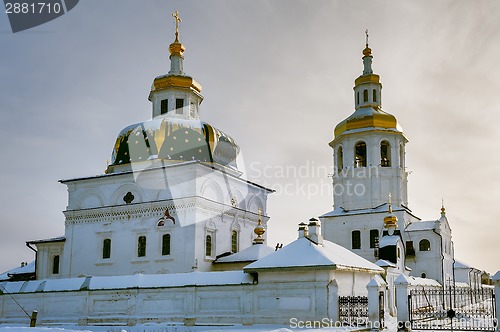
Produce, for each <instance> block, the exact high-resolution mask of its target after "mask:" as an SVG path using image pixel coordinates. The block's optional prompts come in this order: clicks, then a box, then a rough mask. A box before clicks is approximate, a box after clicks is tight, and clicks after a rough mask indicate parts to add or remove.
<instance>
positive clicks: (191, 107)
mask: <svg viewBox="0 0 500 332" xmlns="http://www.w3.org/2000/svg"><path fill="white" fill-rule="evenodd" d="M189 116H190V117H191V118H195V117H196V107H195V105H194V103H193V102H191V104H189Z"/></svg>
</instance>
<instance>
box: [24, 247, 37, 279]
mask: <svg viewBox="0 0 500 332" xmlns="http://www.w3.org/2000/svg"><path fill="white" fill-rule="evenodd" d="M26 247H28V248H30V249H31V250H33V251H34V252H35V280H36V279H37V276H36V265H37V264H36V263H37V261H38V251H36V249H35V248H33V247H32V246H31V243H29V242H26Z"/></svg>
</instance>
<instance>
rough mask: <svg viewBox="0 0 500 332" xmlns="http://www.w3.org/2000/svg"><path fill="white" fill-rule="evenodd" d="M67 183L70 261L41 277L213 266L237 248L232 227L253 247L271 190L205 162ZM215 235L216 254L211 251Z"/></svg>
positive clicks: (67, 254) (240, 246) (241, 244)
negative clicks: (165, 248) (141, 251)
mask: <svg viewBox="0 0 500 332" xmlns="http://www.w3.org/2000/svg"><path fill="white" fill-rule="evenodd" d="M156 166H158V165H156ZM65 183H66V184H67V185H68V192H69V201H68V210H67V211H65V212H64V213H65V216H66V229H65V236H66V243H65V245H64V255H63V257H64V258H65V259H64V260H62V261H61V273H60V275H59V276H53V275H51V274H50V273H41V274H40V276H39V278H54V277H78V276H89V275H96V276H103V275H129V274H134V273H147V274H156V273H175V272H190V271H193V270H195V269H197V270H198V271H210V270H211V269H212V265H211V263H212V261H213V260H214V259H215V257H216V256H217V255H220V254H222V253H225V252H229V251H231V232H232V230H235V231H237V233H238V250H242V249H244V248H246V247H248V246H250V245H251V244H252V239H253V237H254V236H255V235H254V234H253V229H254V228H255V225H256V221H257V210H258V209H262V211H263V213H264V215H265V208H266V201H267V195H268V193H269V192H268V191H267V190H265V189H263V188H260V187H258V186H255V185H252V184H249V183H247V182H246V181H244V180H241V179H238V178H235V177H233V176H230V175H228V174H225V173H222V172H220V171H219V170H214V169H212V168H210V167H206V166H203V165H201V164H199V163H188V164H183V165H169V166H167V167H165V168H156V169H150V170H147V171H135V172H133V173H123V174H112V175H106V176H100V177H95V178H86V179H77V180H72V181H69V182H65ZM167 209H168V213H169V214H170V215H171V216H172V217H173V218H175V224H173V222H172V220H170V219H165V222H164V226H157V224H158V220H159V219H160V218H162V217H163V216H164V213H166V212H165V211H166V210H167ZM267 219H268V218H267V217H265V218H263V223H264V227H265V226H266V223H267ZM167 233H168V234H170V236H171V245H170V247H171V250H170V251H171V252H170V255H167V256H163V255H162V254H161V242H162V238H161V237H162V235H164V234H167ZM209 233H210V235H211V236H212V241H213V245H212V247H213V251H212V256H211V257H207V256H206V252H205V251H206V247H205V245H206V241H205V237H206V235H208V234H209ZM140 236H145V237H146V255H145V256H144V257H138V239H139V237H140ZM104 239H110V240H111V257H110V258H105V259H103V241H104ZM39 262H40V263H41V264H44V265H43V266H45V267H48V265H47V264H48V263H47V262H44V263H42V261H41V260H40V261H39Z"/></svg>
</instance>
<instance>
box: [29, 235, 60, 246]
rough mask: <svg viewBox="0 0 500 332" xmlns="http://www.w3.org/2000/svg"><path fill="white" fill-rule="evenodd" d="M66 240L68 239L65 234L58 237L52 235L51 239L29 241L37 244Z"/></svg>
mask: <svg viewBox="0 0 500 332" xmlns="http://www.w3.org/2000/svg"><path fill="white" fill-rule="evenodd" d="M64 241H66V237H65V236H58V237H52V238H50V239H43V240H34V241H28V243H29V244H37V243H50V242H64Z"/></svg>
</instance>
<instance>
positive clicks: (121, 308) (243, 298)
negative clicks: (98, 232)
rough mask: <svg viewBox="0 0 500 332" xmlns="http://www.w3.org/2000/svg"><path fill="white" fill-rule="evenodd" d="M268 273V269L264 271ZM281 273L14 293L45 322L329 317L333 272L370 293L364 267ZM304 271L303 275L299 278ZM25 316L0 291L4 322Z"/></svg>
mask: <svg viewBox="0 0 500 332" xmlns="http://www.w3.org/2000/svg"><path fill="white" fill-rule="evenodd" d="M264 275H266V273H262V276H264ZM278 275H279V273H278V274H275V273H270V274H268V277H269V278H265V277H264V278H261V279H262V280H259V282H258V284H242V285H221V286H180V287H162V288H141V287H139V288H133V289H116V290H110V289H108V290H106V289H104V290H86V289H85V288H84V287H83V285H82V286H81V287H80V288H81V289H82V290H81V291H58V292H54V291H43V292H32V293H31V292H30V293H15V294H14V296H15V297H16V300H18V302H19V303H20V304H21V305H23V306H25V308H26V309H27V310H28V312H31V311H32V310H38V322H39V325H42V326H43V325H50V324H79V325H94V324H97V325H117V324H119V325H135V324H144V323H155V322H156V323H159V322H178V323H185V324H195V323H196V324H218V323H225V324H286V323H289V320H290V318H292V317H296V318H298V319H300V320H321V319H322V318H324V317H328V305H329V300H328V292H329V289H328V287H329V285H330V284H331V283H330V281H328V280H329V277H330V276H332V275H334V276H335V280H336V281H337V283H338V285H339V286H338V289H339V291H340V292H339V293H340V295H366V293H367V291H366V284H367V283H368V281H369V280H370V277H371V276H370V274H368V273H360V272H341V271H335V272H328V271H318V272H310V271H309V272H305V273H302V272H297V273H293V274H290V273H285V274H283V273H281V276H280V277H279V278H278V279H280V281H278V280H275V281H272V280H271V279H273V280H274V279H276V278H277V276H278ZM297 275H298V276H297ZM286 276H293V278H290V279H287V278H286ZM301 277H303V278H302V279H305V280H300V279H301ZM266 279H267V280H266ZM84 280H85V279H81V280H80V281H79V282H80V283H82V282H84ZM35 282H36V281H35ZM61 285H62V284H61ZM24 288H25V287H23V289H24ZM77 288H78V286H77ZM344 288H346V290H345V291H344V290H343V289H344ZM62 289H64V287H62V288H61V290H62ZM27 321H28V317H26V315H25V314H24V313H23V312H22V311H21V309H20V308H19V307H18V306H17V305H16V304H15V303H14V302H13V301H12V299H11V298H10V297H9V296H8V295H0V324H22V323H27Z"/></svg>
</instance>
